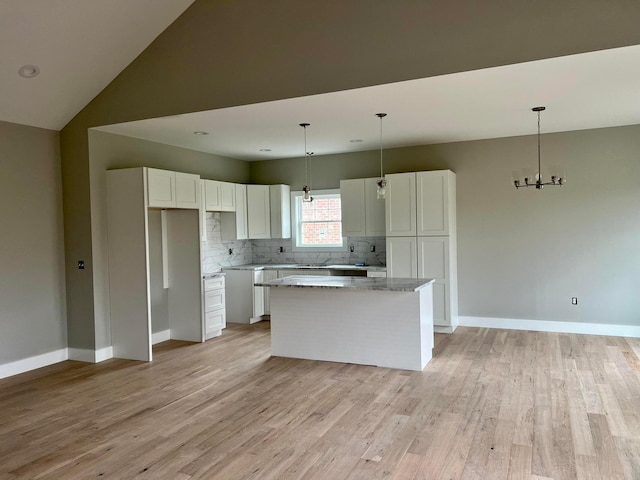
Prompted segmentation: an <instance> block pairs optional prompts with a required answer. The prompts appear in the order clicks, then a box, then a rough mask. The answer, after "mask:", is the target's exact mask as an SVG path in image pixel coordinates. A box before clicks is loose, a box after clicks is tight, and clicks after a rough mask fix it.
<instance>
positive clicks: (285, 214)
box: [269, 185, 291, 238]
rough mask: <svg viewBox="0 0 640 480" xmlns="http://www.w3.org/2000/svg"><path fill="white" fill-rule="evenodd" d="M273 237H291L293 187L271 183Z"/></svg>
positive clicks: (270, 200)
mask: <svg viewBox="0 0 640 480" xmlns="http://www.w3.org/2000/svg"><path fill="white" fill-rule="evenodd" d="M269 203H270V210H271V211H270V222H271V225H270V227H271V238H291V188H290V187H289V185H269Z"/></svg>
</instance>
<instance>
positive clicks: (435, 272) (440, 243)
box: [418, 237, 449, 280]
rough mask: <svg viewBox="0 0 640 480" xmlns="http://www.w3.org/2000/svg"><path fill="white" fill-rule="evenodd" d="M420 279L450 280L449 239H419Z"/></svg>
mask: <svg viewBox="0 0 640 480" xmlns="http://www.w3.org/2000/svg"><path fill="white" fill-rule="evenodd" d="M418 278H434V279H436V280H447V279H448V278H449V237H418Z"/></svg>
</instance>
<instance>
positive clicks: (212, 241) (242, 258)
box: [201, 212, 253, 274]
mask: <svg viewBox="0 0 640 480" xmlns="http://www.w3.org/2000/svg"><path fill="white" fill-rule="evenodd" d="M206 215H207V217H206V219H207V241H206V242H202V244H201V256H202V273H203V274H209V273H214V272H219V271H220V270H221V269H222V268H224V267H233V266H236V265H245V264H247V263H252V262H253V260H252V258H251V257H252V254H251V240H235V241H232V242H223V241H222V238H220V213H219V212H207V214H206ZM229 249H231V250H232V252H233V253H231V254H229Z"/></svg>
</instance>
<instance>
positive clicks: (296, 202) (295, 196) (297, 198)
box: [291, 188, 348, 253]
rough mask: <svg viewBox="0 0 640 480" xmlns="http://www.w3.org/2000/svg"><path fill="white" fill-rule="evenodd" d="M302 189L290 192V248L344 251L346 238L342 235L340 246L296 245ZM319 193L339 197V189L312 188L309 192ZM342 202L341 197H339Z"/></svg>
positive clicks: (346, 242)
mask: <svg viewBox="0 0 640 480" xmlns="http://www.w3.org/2000/svg"><path fill="white" fill-rule="evenodd" d="M303 195H304V192H303V191H295V192H291V249H292V251H294V252H299V253H301V252H309V253H314V252H346V251H347V248H348V240H347V237H345V236H344V235H343V236H342V246H331V247H321V246H318V245H313V246H308V247H305V246H302V245H298V237H299V235H300V224H301V223H302V222H301V221H300V205H301V203H302V196H303ZM321 195H337V196H338V197H340V189H339V188H335V189H328V190H314V191H312V192H311V196H312V197H316V196H321ZM340 201H341V202H342V197H340Z"/></svg>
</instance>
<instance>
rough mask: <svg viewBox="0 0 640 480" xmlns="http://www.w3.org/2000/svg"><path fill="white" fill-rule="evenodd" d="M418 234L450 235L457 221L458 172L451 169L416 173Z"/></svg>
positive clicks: (429, 235) (424, 235)
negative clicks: (452, 226)
mask: <svg viewBox="0 0 640 480" xmlns="http://www.w3.org/2000/svg"><path fill="white" fill-rule="evenodd" d="M416 191H417V197H418V211H417V229H418V236H420V237H431V236H442V235H449V234H450V230H451V227H450V225H455V223H456V174H455V173H453V172H452V171H450V170H437V171H433V172H417V173H416Z"/></svg>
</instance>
